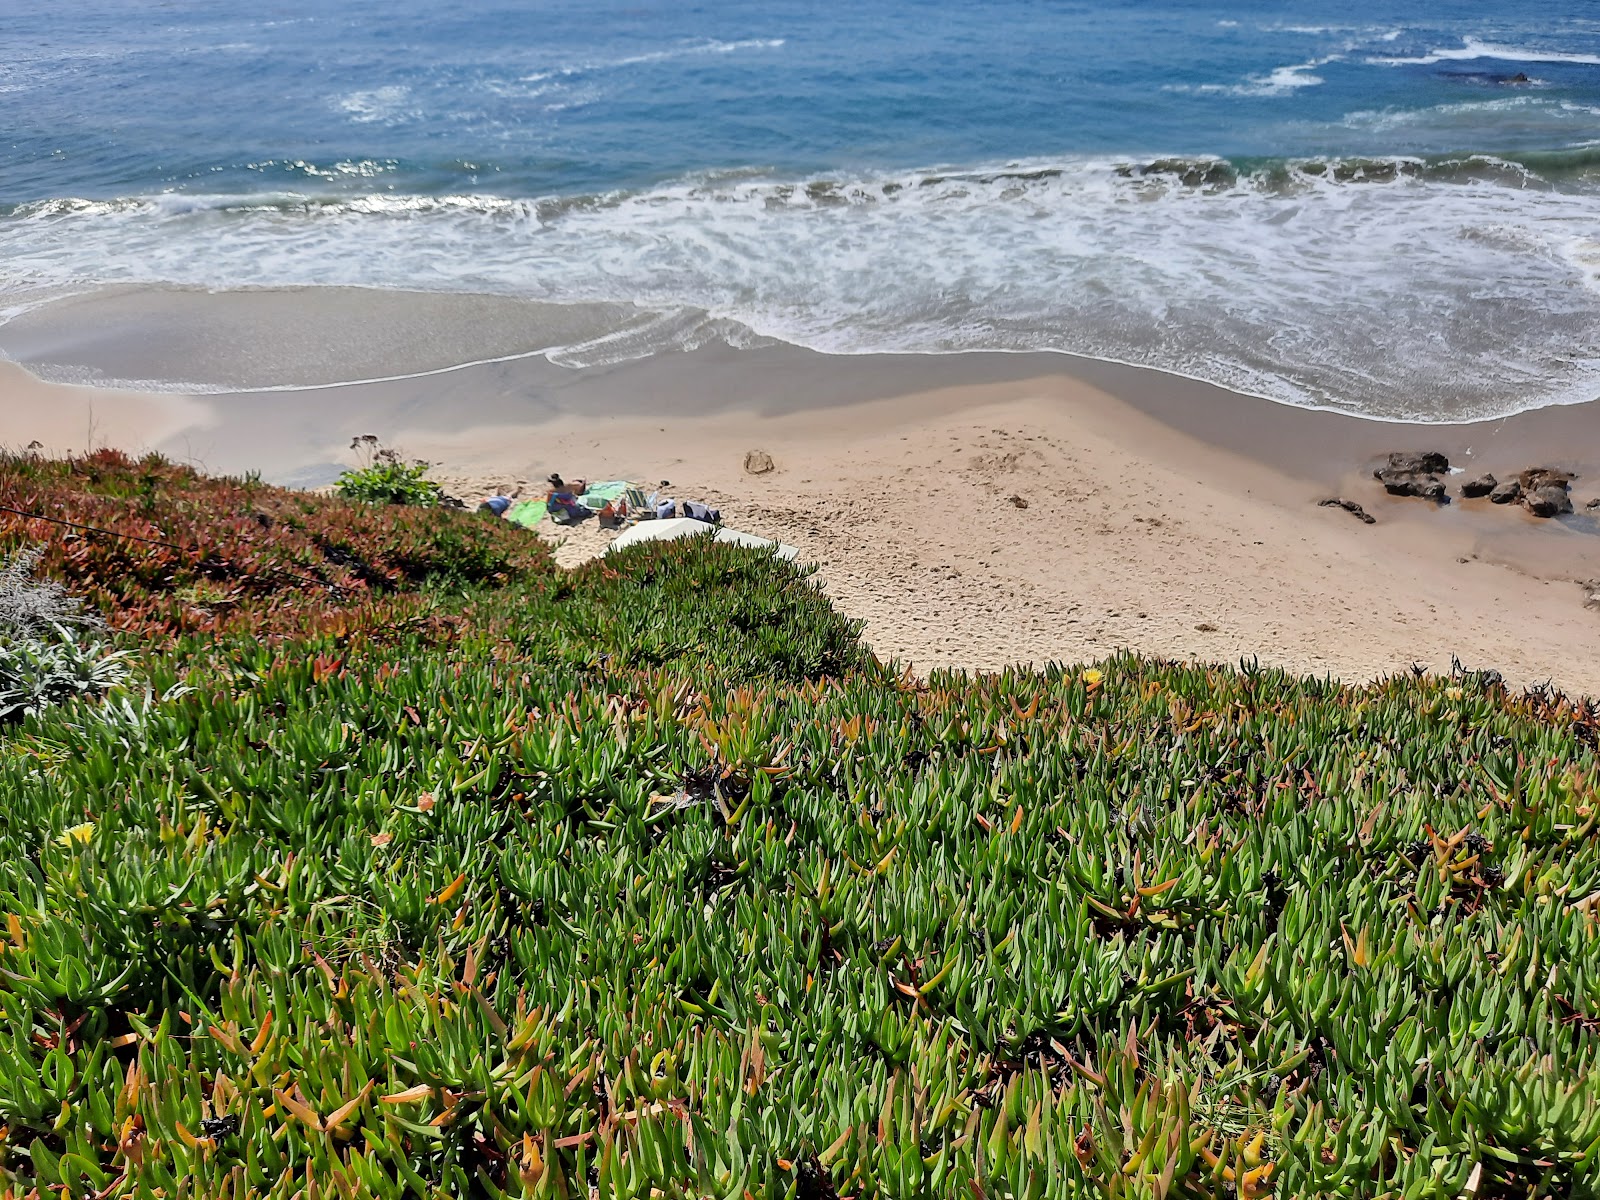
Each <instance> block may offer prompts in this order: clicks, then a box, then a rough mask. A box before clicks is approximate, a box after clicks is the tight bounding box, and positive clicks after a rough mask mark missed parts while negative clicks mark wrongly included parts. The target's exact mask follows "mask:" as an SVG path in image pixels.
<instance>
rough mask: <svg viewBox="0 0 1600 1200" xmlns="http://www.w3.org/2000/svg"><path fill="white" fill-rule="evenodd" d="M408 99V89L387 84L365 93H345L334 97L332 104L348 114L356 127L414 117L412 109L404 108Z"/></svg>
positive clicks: (409, 94)
mask: <svg viewBox="0 0 1600 1200" xmlns="http://www.w3.org/2000/svg"><path fill="white" fill-rule="evenodd" d="M410 98H411V89H410V88H408V87H405V86H404V85H402V84H389V85H387V86H386V87H380V88H371V89H369V90H366V91H355V92H345V93H344V94H342V95H339V96H336V97H334V101H333V103H334V106H335V107H336V108H337V109H339V111H341V112H344V113H348V114H349V117H350V120H351V121H353V122H355V123H356V124H358V125H368V124H372V123H374V122H381V123H384V124H393V123H395V122H396V121H400V120H405V119H408V118H411V117H415V116H416V111H415V110H414V109H408V108H407V107H406V102H407V101H408V100H409V99H410Z"/></svg>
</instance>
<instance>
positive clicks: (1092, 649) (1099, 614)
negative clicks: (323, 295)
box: [405, 376, 1600, 694]
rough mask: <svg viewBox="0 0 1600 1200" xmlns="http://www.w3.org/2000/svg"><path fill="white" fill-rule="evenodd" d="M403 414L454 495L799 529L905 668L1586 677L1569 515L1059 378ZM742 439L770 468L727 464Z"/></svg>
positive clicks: (577, 556) (1590, 689) (591, 541)
mask: <svg viewBox="0 0 1600 1200" xmlns="http://www.w3.org/2000/svg"><path fill="white" fill-rule="evenodd" d="M405 438H406V445H407V446H408V447H409V448H411V449H413V450H415V451H417V452H419V453H423V454H425V455H426V456H428V457H431V458H434V459H437V460H439V461H441V462H442V463H444V464H446V467H445V468H443V469H442V471H441V474H442V477H445V478H446V479H447V482H448V483H449V484H450V485H451V486H452V487H454V488H456V489H458V491H459V492H460V493H462V494H464V495H466V496H467V497H469V498H473V499H475V498H477V497H478V496H479V495H481V494H486V493H488V492H491V491H494V490H498V489H499V488H501V487H509V488H512V489H515V488H516V487H517V486H519V484H520V485H521V486H523V487H524V488H526V489H528V490H529V491H530V492H532V491H535V490H537V489H538V487H539V484H538V482H537V481H538V480H539V479H540V478H541V476H542V474H543V472H544V468H545V466H546V465H547V464H553V465H555V466H557V467H559V468H561V469H562V470H564V471H565V472H566V473H567V477H568V478H569V479H570V478H572V477H573V476H574V475H576V474H577V473H578V471H579V470H580V469H581V470H583V471H584V472H585V473H586V474H587V475H588V477H590V478H595V479H600V478H613V477H626V478H634V479H639V480H648V479H650V477H651V476H652V475H653V474H664V475H665V476H666V477H668V478H670V479H671V480H672V482H673V487H672V489H671V490H672V494H673V495H675V496H677V497H679V498H695V499H702V498H703V499H706V500H708V501H709V502H711V503H713V504H715V505H719V506H720V507H721V508H722V510H723V514H724V520H725V522H726V523H728V524H730V525H734V526H736V527H738V528H741V529H745V530H748V531H750V532H754V533H759V534H763V535H766V536H769V537H774V538H778V539H780V540H783V541H786V542H790V543H792V544H793V545H795V546H797V547H799V548H800V550H801V554H802V557H803V558H804V559H806V560H809V561H814V562H816V563H818V564H819V565H820V578H821V580H822V582H823V583H824V585H825V586H826V588H827V590H828V592H829V594H830V595H831V596H833V597H834V599H835V600H836V601H837V602H838V604H839V606H840V608H842V609H843V610H844V611H845V612H847V613H849V614H850V615H852V616H856V617H861V618H864V619H865V620H866V622H867V626H866V637H867V640H868V641H869V642H870V643H871V645H872V646H873V648H874V649H875V650H876V651H877V652H878V653H879V654H880V655H882V656H885V657H892V658H897V659H900V660H902V661H904V662H907V663H909V664H911V665H913V666H914V667H915V668H917V669H918V670H924V671H925V670H928V669H931V668H936V667H965V668H975V669H995V668H999V667H1003V666H1006V665H1008V664H1012V663H1019V662H1021V663H1034V664H1043V663H1045V662H1048V661H1051V660H1063V661H1071V660H1078V659H1086V658H1097V657H1100V656H1103V655H1106V654H1109V653H1111V652H1113V651H1115V650H1118V649H1122V648H1131V649H1135V650H1139V651H1142V652H1145V653H1151V654H1158V655H1162V656H1167V657H1172V658H1199V659H1203V660H1221V661H1236V660H1238V659H1240V658H1244V657H1254V658H1258V659H1259V660H1260V661H1261V662H1263V663H1268V664H1272V665H1277V666H1283V667H1287V668H1289V669H1291V670H1295V671H1303V672H1309V673H1314V674H1318V675H1324V674H1332V675H1335V676H1338V677H1341V678H1345V679H1366V678H1371V677H1374V676H1379V675H1384V674H1388V673H1392V672H1395V671H1399V670H1404V669H1407V668H1409V667H1410V666H1411V665H1412V664H1413V663H1417V664H1422V665H1424V666H1427V667H1429V668H1432V669H1434V670H1439V671H1444V670H1448V669H1449V668H1450V666H1451V660H1452V655H1456V656H1459V657H1460V659H1461V660H1462V661H1463V662H1464V663H1465V664H1466V665H1468V666H1472V667H1493V668H1496V669H1499V670H1501V671H1503V672H1504V673H1505V674H1506V675H1507V677H1508V678H1509V679H1511V680H1514V681H1516V682H1518V683H1532V682H1537V681H1543V680H1546V679H1551V680H1554V681H1556V682H1557V683H1558V684H1559V685H1561V686H1563V687H1566V688H1569V689H1573V690H1578V691H1583V692H1585V693H1589V694H1600V662H1597V661H1596V660H1595V659H1594V658H1593V657H1592V656H1591V655H1590V654H1589V653H1588V649H1587V648H1588V647H1589V646H1591V645H1592V644H1593V640H1594V638H1595V635H1596V632H1597V630H1600V614H1597V613H1596V612H1594V611H1593V610H1591V609H1588V608H1586V607H1585V605H1584V601H1585V599H1586V595H1587V593H1586V591H1585V590H1583V589H1581V588H1580V587H1578V586H1577V584H1576V583H1575V582H1573V581H1574V580H1575V579H1576V578H1579V577H1583V573H1584V572H1592V573H1593V574H1595V575H1600V541H1597V539H1595V538H1594V537H1592V536H1589V535H1587V534H1585V533H1583V532H1580V531H1578V530H1570V529H1559V530H1556V529H1549V528H1538V527H1536V526H1535V524H1534V521H1535V519H1534V518H1532V517H1529V516H1527V515H1525V514H1524V513H1522V512H1521V511H1517V510H1505V509H1498V508H1495V509H1488V507H1487V505H1486V504H1485V505H1483V506H1482V509H1484V510H1487V511H1477V512H1462V511H1456V512H1450V511H1448V510H1446V511H1442V512H1441V511H1433V510H1431V508H1429V509H1427V510H1426V511H1424V510H1423V508H1422V504H1421V502H1419V501H1406V500H1394V499H1390V498H1388V497H1386V496H1384V495H1383V493H1382V490H1381V488H1379V487H1378V486H1377V485H1376V483H1374V482H1373V481H1371V480H1370V479H1368V480H1366V481H1365V485H1364V486H1362V485H1361V481H1360V480H1359V478H1358V477H1357V478H1352V479H1351V480H1350V482H1351V483H1352V484H1355V485H1356V487H1353V488H1351V487H1347V488H1345V489H1344V490H1345V491H1347V492H1354V493H1355V494H1357V495H1358V497H1359V499H1360V501H1361V502H1362V503H1364V504H1365V505H1366V506H1367V507H1368V508H1369V509H1370V510H1371V511H1372V512H1373V513H1374V514H1375V515H1376V516H1377V518H1378V524H1375V525H1365V524H1362V523H1361V522H1359V521H1358V520H1356V519H1355V518H1353V517H1352V516H1350V515H1349V514H1347V513H1345V512H1342V511H1340V510H1337V509H1327V508H1319V507H1317V506H1316V503H1315V502H1316V501H1317V500H1318V499H1322V498H1324V497H1326V496H1327V495H1328V494H1329V488H1328V487H1327V486H1326V485H1323V484H1320V483H1317V482H1313V481H1310V480H1306V479H1303V478H1301V479H1296V478H1294V477H1292V476H1290V475H1287V474H1284V473H1282V472H1279V471H1275V470H1273V469H1271V468H1270V467H1267V466H1265V465H1263V464H1261V463H1259V462H1256V461H1252V460H1250V459H1247V458H1244V457H1242V456H1239V455H1236V454H1231V453H1229V452H1226V451H1222V450H1219V449H1217V448H1215V447H1212V446H1208V445H1206V444H1204V443H1201V442H1198V441H1196V440H1194V439H1191V438H1188V437H1187V436H1185V435H1183V434H1179V433H1176V432H1174V431H1173V430H1171V429H1170V428H1166V427H1163V426H1161V425H1160V424H1158V423H1157V422H1155V421H1154V420H1153V419H1152V418H1150V417H1147V416H1145V415H1143V414H1141V413H1139V412H1137V411H1135V410H1133V409H1131V408H1130V407H1129V406H1128V405H1125V404H1123V403H1121V402H1119V401H1118V400H1116V399H1114V398H1112V397H1111V396H1109V395H1107V394H1105V393H1104V392H1101V391H1099V390H1097V389H1094V388H1091V387H1089V386H1087V385H1085V384H1084V383H1082V382H1081V381H1078V380H1074V379H1071V378H1067V377H1060V376H1056V377H1048V378H1042V379H1034V380H1027V381H1022V382H1015V383H1005V384H997V385H991V386H984V387H964V388H959V389H951V390H947V391H943V392H934V393H927V394H923V395H918V396H910V397H901V398H898V399H896V400H892V401H885V402H882V403H875V404H866V405H860V406H855V407H853V408H851V409H850V410H847V411H844V412H838V413H830V414H829V419H828V420H827V421H818V420H817V419H815V417H814V416H812V415H788V416H782V417H778V418H748V419H743V420H738V419H728V418H717V419H700V420H689V421H674V422H672V423H670V424H666V425H663V424H661V423H659V422H655V421H649V420H639V419H637V418H615V419H609V420H600V421H593V420H588V421H562V422H558V423H553V424H551V425H546V426H542V427H540V428H539V429H538V430H537V432H536V433H531V432H530V431H528V430H519V429H516V428H502V429H497V430H483V429H479V430H469V431H463V432H461V433H460V434H457V435H454V436H451V437H439V436H437V435H435V436H432V437H428V436H425V435H424V434H423V433H422V431H413V432H410V433H407V434H406V435H405ZM757 447H759V448H761V449H763V450H765V451H767V452H768V453H770V454H771V456H772V457H773V458H774V460H775V461H776V464H777V470H775V471H774V472H773V473H771V474H767V475H760V476H751V475H748V474H746V473H745V472H744V470H743V465H742V464H743V458H744V454H745V451H746V450H748V449H751V448H757ZM491 463H504V464H506V465H507V466H515V467H517V468H519V469H520V473H518V471H517V470H512V471H504V470H502V471H500V472H498V473H496V472H495V471H494V470H493V469H491V468H490V464H491ZM452 467H453V468H454V469H453V470H451V469H450V468H452ZM1013 497H1015V498H1016V499H1015V500H1014V499H1013ZM1018 501H1020V502H1021V503H1020V504H1019V503H1018ZM1460 507H1461V508H1466V507H1468V506H1460ZM1471 507H1472V508H1479V507H1480V506H1478V505H1473V506H1471ZM1580 520H1581V518H1580ZM1512 530H1515V531H1516V532H1515V534H1512V533H1511V532H1510V531H1512ZM545 533H546V535H547V536H551V537H553V538H557V539H565V541H564V544H563V545H562V546H561V548H560V550H559V551H558V559H559V561H562V562H563V563H566V564H569V565H570V564H575V563H577V562H580V561H583V559H585V558H587V557H590V556H592V555H594V554H596V553H599V552H601V551H603V549H604V545H605V543H606V541H607V540H608V539H609V536H610V535H609V534H607V533H606V531H603V530H600V529H598V528H597V527H595V526H594V525H593V523H589V524H588V525H587V526H586V527H583V528H580V529H579V530H576V531H563V530H557V529H555V528H553V527H549V526H547V528H546V530H545ZM1525 539H1531V540H1532V541H1541V540H1544V541H1549V542H1551V543H1552V544H1549V545H1540V546H1538V547H1537V550H1536V552H1535V553H1533V554H1530V555H1529V556H1528V557H1530V558H1535V559H1538V560H1539V562H1538V563H1537V565H1530V564H1527V563H1518V562H1515V561H1508V559H1507V558H1506V556H1504V555H1502V554H1499V553H1497V552H1496V550H1495V547H1497V546H1502V545H1504V546H1513V545H1515V544H1516V543H1517V542H1519V541H1522V540H1525Z"/></svg>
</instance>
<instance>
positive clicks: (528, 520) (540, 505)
mask: <svg viewBox="0 0 1600 1200" xmlns="http://www.w3.org/2000/svg"><path fill="white" fill-rule="evenodd" d="M544 507H545V506H544V501H543V500H518V501H517V502H516V503H515V504H513V505H512V506H511V508H510V509H509V510H507V512H506V520H508V521H510V522H512V523H513V524H516V525H521V526H522V527H523V528H524V529H536V528H538V525H539V522H540V521H542V520H544Z"/></svg>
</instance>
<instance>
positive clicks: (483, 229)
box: [0, 160, 1600, 420]
mask: <svg viewBox="0 0 1600 1200" xmlns="http://www.w3.org/2000/svg"><path fill="white" fill-rule="evenodd" d="M1482 161H1483V164H1484V167H1483V169H1482V170H1481V171H1479V170H1477V169H1476V168H1472V164H1470V163H1469V164H1466V167H1463V168H1462V169H1459V170H1455V171H1454V173H1452V172H1450V171H1442V172H1430V169H1428V168H1425V167H1424V166H1423V165H1421V164H1417V163H1414V162H1413V163H1404V162H1392V161H1391V162H1373V163H1365V164H1361V163H1337V162H1334V163H1308V164H1302V165H1300V166H1291V167H1288V168H1285V169H1283V170H1280V171H1277V172H1275V173H1273V174H1271V175H1259V176H1247V177H1245V178H1243V179H1239V180H1237V181H1235V180H1234V177H1233V175H1232V173H1231V170H1230V168H1228V167H1227V165H1226V164H1224V163H1220V162H1210V161H1193V162H1187V163H1185V162H1178V163H1173V164H1163V165H1154V166H1146V167H1143V168H1141V167H1140V166H1139V165H1137V164H1125V163H1117V162H1114V161H1110V160H1092V161H1091V160H1073V161H1065V162H1025V163H1015V164H1008V165H1005V166H1000V167H995V168H988V169H982V170H975V169H964V170H955V171H925V172H903V173H886V174H864V175H860V176H857V177H854V178H840V179H832V180H809V181H806V180H800V181H789V180H777V179H771V178H765V177H762V176H760V175H758V174H756V173H754V172H750V171H743V172H729V173H723V174H706V175H701V176H697V177H694V178H686V179H682V180H679V181H676V182H674V183H670V184H667V185H664V186H661V187H657V188H654V189H651V190H648V191H642V192H616V193H609V194H604V195H594V196H586V197H559V196H551V197H546V198H544V199H541V200H537V201H535V200H523V199H516V198H509V197H493V196H470V195H459V196H443V197H426V196H406V195H398V194H393V193H388V192H374V193H370V194H367V195H363V196H357V197H342V198H341V197H332V196H316V195H313V194H309V193H307V194H297V195H288V194H285V195H281V196H279V197H277V198H275V199H274V200H273V201H272V202H271V203H266V202H264V201H263V198H262V197H260V196H249V197H242V196H209V197H181V198H170V197H144V198H132V199H128V200H123V201H115V202H106V201H53V202H50V203H48V204H43V205H30V206H25V207H23V208H21V209H18V210H17V211H16V212H15V213H14V214H13V215H12V216H10V217H0V304H3V303H4V302H5V292H6V291H7V289H8V287H10V286H20V285H22V284H24V283H26V284H27V285H28V286H31V287H43V286H54V287H61V288H70V287H76V286H82V285H84V284H86V283H87V282H98V283H107V282H109V283H129V284H133V283H141V282H166V283H174V284H180V285H188V286H198V287H209V288H237V287H259V286H269V287H271V286H314V285H331V284H343V285H350V286H366V287H376V288H390V289H405V290H415V289H428V290H437V291H455V292H472V293H487V294H502V295H509V296H519V297H525V298H529V299H534V300H543V301H550V302H556V303H590V302H612V303H616V302H622V303H629V304H633V305H636V306H637V307H638V309H639V310H640V312H641V313H642V314H644V315H645V319H641V321H639V322H630V323H628V324H627V325H626V326H625V327H623V326H619V327H618V328H617V329H615V330H612V331H608V332H605V333H603V334H601V335H600V336H598V337H596V338H595V339H592V340H591V341H590V342H586V343H583V344H579V345H576V346H566V347H563V348H560V349H559V350H551V349H550V348H549V347H548V346H545V347H543V348H541V349H540V350H539V351H538V352H540V353H546V354H547V355H549V356H552V357H557V356H558V361H561V362H564V363H572V364H579V363H583V362H595V361H608V360H612V359H615V358H617V357H631V356H637V355H640V354H646V353H650V352H652V351H653V350H655V349H659V348H661V347H663V346H667V345H675V346H686V345H693V344H698V343H699V342H701V341H704V340H705V339H707V338H723V339H726V338H729V337H732V336H741V337H743V336H755V337H761V338H775V339H778V340H782V341H785V342H790V343H794V344H798V345H803V346H809V347H812V348H814V349H817V350H822V351H826V352H832V353H865V352H874V351H904V352H943V351H955V350H963V349H996V350H1040V349H1046V350H1048V349H1054V350H1063V351H1070V352H1073V353H1079V354H1086V355H1091V356H1095V357H1101V358H1107V359H1115V360H1119V361H1126V362H1136V363H1143V364H1146V365H1152V366H1158V367H1161V368H1163V369H1166V370H1170V371H1175V372H1178V373H1181V374H1187V375H1193V376H1195V377H1198V378H1203V379H1208V380H1211V381H1213V382H1216V383H1220V384H1224V385H1226V386H1232V387H1237V388H1241V389H1243V390H1248V391H1253V392H1257V393H1260V394H1265V395H1269V396H1271V397H1272V398H1274V399H1278V400H1281V401H1284V402H1286V403H1293V404H1301V405H1308V406H1332V407H1339V408H1343V409H1346V410H1351V411H1358V412H1365V413H1369V414H1380V415H1385V416H1390V417H1396V418H1403V419H1406V418H1409V419H1434V420H1437V419H1442V418H1446V417H1455V418H1462V417H1466V416H1486V415H1494V414H1499V413H1504V412H1508V411H1514V410H1516V409H1519V408H1525V407H1531V406H1535V405H1538V404H1545V403H1560V402H1569V401H1575V400H1583V399H1592V398H1594V397H1595V396H1596V395H1597V394H1600V356H1597V354H1596V351H1595V348H1594V339H1593V330H1594V329H1595V328H1596V327H1597V326H1600V279H1597V271H1596V261H1597V258H1596V255H1597V253H1600V252H1597V250H1596V247H1597V246H1600V221H1597V220H1596V218H1595V216H1594V213H1595V211H1596V208H1595V203H1594V200H1595V198H1594V195H1593V194H1592V193H1582V192H1574V191H1570V190H1563V189H1560V188H1551V187H1543V188H1539V189H1534V188H1529V187H1526V186H1523V184H1524V182H1525V180H1524V179H1523V178H1522V177H1520V176H1517V175H1516V174H1515V172H1516V170H1517V168H1513V167H1510V166H1506V165H1504V164H1502V166H1504V168H1505V169H1504V170H1500V169H1498V168H1496V167H1495V165H1494V164H1493V162H1492V161H1491V160H1482ZM1467 168H1472V169H1467ZM652 314H653V315H652ZM741 331H748V333H744V332H741ZM4 343H5V335H4V330H3V328H0V345H3V344H4Z"/></svg>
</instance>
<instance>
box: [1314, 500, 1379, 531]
mask: <svg viewBox="0 0 1600 1200" xmlns="http://www.w3.org/2000/svg"><path fill="white" fill-rule="evenodd" d="M1317 507H1318V508H1342V509H1344V510H1345V512H1347V513H1349V514H1350V515H1351V516H1353V517H1359V518H1361V520H1363V521H1365V522H1366V523H1367V524H1368V525H1376V524H1377V523H1378V520H1377V518H1376V517H1374V516H1373V515H1372V514H1371V513H1369V512H1368V511H1367V510H1366V509H1364V508H1362V507H1361V505H1359V504H1357V503H1356V502H1355V501H1354V500H1344V499H1341V498H1340V497H1338V496H1331V497H1329V498H1328V499H1326V500H1318V501H1317Z"/></svg>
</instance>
